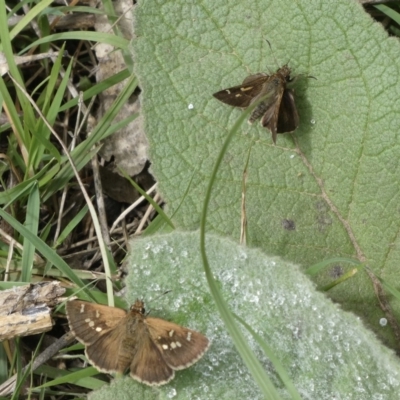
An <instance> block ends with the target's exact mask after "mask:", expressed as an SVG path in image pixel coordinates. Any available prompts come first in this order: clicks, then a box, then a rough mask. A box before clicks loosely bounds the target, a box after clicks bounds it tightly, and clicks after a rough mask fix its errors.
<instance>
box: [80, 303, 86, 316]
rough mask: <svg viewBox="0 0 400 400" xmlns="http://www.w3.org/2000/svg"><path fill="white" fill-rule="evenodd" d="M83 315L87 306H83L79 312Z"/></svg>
mask: <svg viewBox="0 0 400 400" xmlns="http://www.w3.org/2000/svg"><path fill="white" fill-rule="evenodd" d="M79 312H80V313H81V314H82V313H84V312H85V305H84V304H81V309H80V311H79Z"/></svg>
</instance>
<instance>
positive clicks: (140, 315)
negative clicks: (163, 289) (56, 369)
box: [66, 300, 210, 386]
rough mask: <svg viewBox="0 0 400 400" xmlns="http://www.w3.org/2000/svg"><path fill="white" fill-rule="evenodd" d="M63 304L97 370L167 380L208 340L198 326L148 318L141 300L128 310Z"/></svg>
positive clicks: (145, 380) (77, 302) (193, 359)
mask: <svg viewBox="0 0 400 400" xmlns="http://www.w3.org/2000/svg"><path fill="white" fill-rule="evenodd" d="M66 309H67V316H68V322H69V325H70V327H71V330H72V331H73V333H74V335H75V336H76V338H77V339H78V340H79V341H80V342H81V343H83V344H84V345H85V346H86V350H85V353H86V356H87V358H88V359H89V361H90V362H91V363H92V364H93V365H94V366H95V367H96V368H97V369H99V370H100V371H103V372H121V373H123V372H125V371H126V370H127V369H130V374H131V376H132V377H133V378H134V379H136V380H138V381H139V382H143V383H145V384H147V385H150V386H158V385H163V384H165V383H167V382H169V381H170V380H171V379H173V377H174V371H175V370H180V369H184V368H187V367H189V366H190V365H192V364H194V363H195V362H196V361H198V360H199V359H200V358H201V357H202V356H203V354H204V353H205V352H206V351H207V349H208V347H209V344H210V342H209V340H208V339H207V338H206V337H205V336H204V335H202V334H201V333H199V332H197V331H194V330H191V329H189V328H185V327H182V326H180V325H177V324H175V323H173V322H169V321H165V320H163V319H160V318H152V317H147V316H146V315H145V310H144V304H143V302H142V301H141V300H137V301H136V302H135V303H134V305H133V306H132V307H131V309H130V311H129V312H126V311H124V310H121V309H118V308H113V307H108V306H103V305H99V304H92V303H88V302H84V301H80V300H75V301H70V302H68V303H67V305H66Z"/></svg>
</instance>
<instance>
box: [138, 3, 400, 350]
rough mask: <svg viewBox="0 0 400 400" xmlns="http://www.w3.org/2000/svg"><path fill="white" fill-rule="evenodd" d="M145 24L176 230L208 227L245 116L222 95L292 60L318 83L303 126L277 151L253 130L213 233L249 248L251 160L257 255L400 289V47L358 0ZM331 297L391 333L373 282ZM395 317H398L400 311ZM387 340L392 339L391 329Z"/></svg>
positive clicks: (168, 14)
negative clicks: (353, 268)
mask: <svg viewBox="0 0 400 400" xmlns="http://www.w3.org/2000/svg"><path fill="white" fill-rule="evenodd" d="M136 21H137V29H136V34H137V39H136V40H135V41H134V43H133V47H134V53H135V55H136V71H137V75H138V77H139V79H140V85H141V88H142V89H143V96H142V100H143V113H144V116H145V128H146V131H147V133H148V135H149V139H150V143H151V159H152V163H153V171H154V174H155V176H156V178H157V180H158V182H159V185H160V189H161V191H162V194H163V196H164V198H165V200H166V202H167V204H168V207H169V211H170V214H172V213H174V212H175V211H176V210H177V208H178V207H179V206H180V208H179V210H178V212H177V213H176V215H175V220H174V224H176V225H178V226H183V227H186V228H189V229H193V228H196V227H198V224H199V218H200V211H201V207H202V201H203V198H204V191H205V187H206V185H207V182H208V179H209V176H210V171H211V169H212V166H213V164H214V162H215V160H216V158H217V154H218V151H219V149H220V148H221V146H222V143H223V141H224V139H225V138H226V136H227V135H228V132H229V129H230V127H231V126H232V125H233V124H234V122H235V120H236V119H237V118H238V116H239V115H240V112H241V111H240V109H235V108H232V107H229V106H227V105H225V104H222V103H220V102H218V101H217V100H216V99H215V98H213V96H212V93H214V92H216V91H218V90H220V89H222V88H225V87H229V86H233V85H237V84H239V83H240V82H241V81H242V80H243V78H245V77H246V76H247V75H249V74H250V73H255V72H260V71H266V70H267V71H268V70H270V71H271V70H275V69H276V68H277V67H278V66H280V65H282V64H284V63H286V62H289V65H290V66H291V67H292V69H293V71H294V74H305V75H312V76H314V77H316V78H317V80H314V79H307V78H305V77H303V79H299V80H298V82H297V83H296V84H295V96H296V102H297V107H298V110H299V114H300V120H301V122H300V126H299V128H298V129H297V131H296V132H295V133H294V134H285V135H278V140H277V145H276V146H274V145H273V144H272V140H271V135H270V133H269V132H268V131H266V130H265V129H262V128H261V127H260V126H259V124H255V125H254V126H252V127H251V128H250V127H249V126H248V125H247V124H243V126H242V129H241V131H240V132H238V133H237V135H236V136H235V138H234V140H233V141H232V144H231V145H230V147H229V148H228V151H227V154H226V155H225V158H224V162H223V165H222V167H221V169H220V171H219V174H218V178H217V181H216V182H215V188H214V191H213V195H212V201H211V204H210V210H209V215H208V222H209V224H208V229H209V230H212V231H214V232H219V233H224V234H229V235H231V236H232V237H233V238H235V239H236V240H237V239H238V238H239V232H240V219H241V187H242V174H243V170H244V166H245V164H246V160H247V156H248V153H249V151H251V153H250V159H249V166H248V177H247V186H246V196H247V197H246V209H247V218H248V243H249V244H250V245H251V246H260V247H262V248H263V249H264V250H265V251H266V252H267V253H268V254H274V255H281V256H282V257H284V258H285V259H287V260H291V261H294V262H296V263H298V264H301V265H303V266H307V265H310V264H312V263H314V262H317V261H321V260H323V259H326V258H329V257H332V256H347V257H354V258H358V259H359V260H360V261H363V262H364V261H366V262H367V264H368V265H369V266H370V267H371V268H372V270H373V271H374V272H375V273H377V274H379V275H381V276H383V277H384V278H386V279H388V280H390V281H391V282H392V283H395V282H398V281H399V279H398V275H399V272H398V271H399V268H398V266H399V265H400V253H399V251H400V246H399V244H400V241H399V227H400V218H399V217H400V213H399V206H398V205H399V202H400V180H399V179H398V177H399V175H400V165H399V159H400V154H399V144H398V130H399V122H400V114H399V109H400V104H399V100H398V99H399V97H400V91H399V84H398V76H399V68H398V63H397V59H398V54H399V51H400V46H399V43H398V40H397V39H394V38H388V36H387V34H386V33H385V31H384V30H383V28H382V27H381V26H380V25H379V24H377V23H374V22H373V21H372V19H371V18H370V17H369V16H368V15H367V14H366V13H365V12H364V10H363V8H362V7H361V6H360V5H359V4H357V2H355V1H348V0H335V1H326V0H321V1H317V0H314V1H310V0H298V1H293V0H281V1H277V0H275V1H269V0H260V1H256V2H254V1H235V0H228V1H227V0H204V1H202V2H188V1H186V0H154V1H144V0H143V1H139V5H138V7H137V11H136ZM265 39H268V40H269V41H270V43H271V47H272V50H273V53H274V55H273V54H272V51H271V50H270V48H269V47H268V45H267V43H266V41H265ZM275 58H276V60H277V62H275ZM277 64H278V65H277ZM189 105H191V106H190V107H189ZM190 182H191V185H190V188H189V190H188V193H187V195H186V197H185V198H184V201H183V202H182V198H183V195H184V193H185V192H186V191H187V189H188V186H189V183H190ZM337 271H340V273H342V272H345V271H346V268H345V267H343V268H342V269H341V268H336V269H334V270H327V272H326V274H325V275H323V276H320V277H319V283H326V282H327V281H331V280H332V279H333V278H332V276H334V275H335V274H336V273H337ZM331 295H332V296H333V298H334V299H335V300H337V301H340V302H342V303H343V304H344V306H345V307H346V308H348V309H351V310H354V311H356V312H357V313H358V314H359V315H362V316H363V317H365V318H366V320H368V322H369V324H370V325H371V326H372V327H374V328H377V327H378V328H379V324H378V321H379V319H380V318H381V317H382V316H383V315H384V314H383V312H382V311H381V310H380V309H379V308H378V307H377V304H378V302H377V301H376V297H375V294H374V291H373V285H372V283H371V281H370V279H369V278H368V277H367V276H366V275H365V274H358V275H356V277H355V278H353V279H352V280H350V281H347V282H346V283H344V284H341V285H339V286H338V287H336V288H334V289H333V290H332V291H331ZM392 306H393V309H394V313H395V316H397V317H398V316H399V315H400V305H399V303H398V302H396V303H395V302H393V304H392ZM380 334H382V332H380ZM383 336H385V339H386V340H390V338H391V331H390V328H388V329H386V331H385V333H384V334H383ZM392 345H393V346H394V341H392Z"/></svg>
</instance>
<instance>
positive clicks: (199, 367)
mask: <svg viewBox="0 0 400 400" xmlns="http://www.w3.org/2000/svg"><path fill="white" fill-rule="evenodd" d="M198 243H199V235H198V233H197V232H192V233H187V232H174V233H172V234H169V235H164V236H162V235H161V236H158V237H155V236H154V237H148V238H144V239H141V240H137V241H132V242H131V248H132V252H131V254H130V255H129V256H128V258H127V260H126V267H127V269H128V271H129V274H128V278H127V280H126V284H127V285H126V289H127V290H126V293H127V295H126V299H127V301H128V302H129V303H133V302H134V301H135V299H136V298H137V297H139V298H142V299H144V300H145V301H146V306H147V310H150V315H151V316H158V317H161V318H164V319H169V320H173V321H174V322H176V323H179V324H182V325H184V326H189V327H191V328H193V329H198V330H200V331H201V332H203V333H204V334H206V335H207V336H208V337H209V338H210V339H211V340H212V344H211V347H210V349H209V351H208V352H207V353H206V354H205V356H204V357H203V358H202V359H201V360H200V361H199V362H197V363H196V364H195V365H193V366H191V367H190V368H188V369H186V370H183V371H177V373H176V377H175V379H174V380H173V381H171V382H170V383H169V384H168V385H166V386H163V387H160V388H149V387H145V386H144V385H142V384H140V383H138V382H136V381H134V380H133V379H130V378H124V379H119V380H116V381H115V382H114V384H113V385H112V386H110V387H106V388H102V389H101V390H100V391H99V392H97V393H95V394H93V395H92V397H91V399H92V400H100V399H111V398H118V399H124V398H129V399H132V400H135V399H143V398H148V399H168V398H174V399H202V400H206V399H213V400H215V399H245V398H247V399H252V400H255V399H261V398H263V397H262V395H261V393H260V392H259V391H258V389H257V385H256V384H255V382H254V380H253V379H252V377H251V376H250V374H249V372H248V371H247V369H246V367H245V365H244V363H243V361H242V360H241V358H240V357H239V355H238V353H237V351H236V349H235V347H234V346H233V343H232V340H231V338H230V336H229V334H228V333H227V331H226V329H225V327H224V324H223V322H222V320H221V318H220V316H219V314H218V312H217V310H216V306H215V303H214V302H213V301H212V299H211V295H210V293H209V290H208V285H207V282H206V279H205V276H204V272H203V268H202V260H201V257H200V254H199V251H198ZM206 249H207V254H208V257H209V261H210V265H211V268H212V270H213V273H214V276H215V279H216V280H217V282H218V283H219V286H220V288H221V292H222V295H223V296H224V298H225V300H226V301H227V303H228V304H229V307H230V308H231V311H232V312H233V313H235V314H236V315H238V316H239V317H240V318H242V319H243V320H245V321H246V322H247V324H248V325H250V326H251V327H252V329H253V330H254V331H256V332H258V334H259V335H260V336H261V337H262V338H263V340H265V341H266V342H267V343H268V345H269V346H270V347H271V348H272V349H273V350H274V352H275V355H276V356H277V357H278V358H279V359H280V361H281V363H282V364H283V367H284V368H285V369H286V371H287V372H288V374H289V376H290V378H291V380H292V381H293V383H294V385H295V387H296V388H297V390H298V391H299V393H300V395H301V397H302V398H303V399H310V400H316V399H318V400H324V399H326V400H332V399H352V400H358V399H360V400H365V399H378V398H379V399H381V400H387V399H397V398H398V388H399V385H400V364H399V361H398V359H397V358H396V356H395V355H394V353H393V352H392V351H390V350H388V349H387V348H386V347H384V346H383V345H382V344H381V343H380V342H379V341H378V340H377V339H376V338H375V336H374V335H373V334H372V333H371V332H370V331H368V330H367V329H366V328H365V327H364V326H363V324H362V323H361V322H360V320H359V318H357V317H356V316H355V315H354V314H351V313H347V312H344V311H342V310H341V309H340V308H339V307H338V306H337V305H335V304H333V303H332V302H331V301H330V300H329V299H327V298H326V297H325V296H324V295H323V294H321V293H320V292H318V291H316V290H315V288H314V286H313V284H312V283H311V282H310V281H309V280H308V279H307V278H306V277H305V276H304V274H303V273H301V272H300V270H299V268H298V267H297V266H296V265H293V264H290V263H287V262H285V261H282V260H281V259H279V258H278V257H273V258H271V257H268V256H266V255H265V254H264V253H262V252H261V251H260V250H257V249H249V248H244V247H242V246H239V245H237V244H236V243H234V242H233V241H231V240H227V239H221V238H220V237H218V236H209V237H208V238H207V242H206ZM165 290H171V292H170V293H168V294H165V295H162V294H163V293H164V291H165ZM381 329H384V328H383V327H382V328H381ZM243 331H244V333H245V336H246V338H247V340H248V343H249V344H250V346H251V347H252V348H253V349H254V351H255V352H256V354H257V355H258V357H259V359H260V361H261V362H262V364H263V365H264V367H265V369H266V370H267V371H268V373H269V374H270V375H271V378H272V380H273V381H274V383H275V385H276V386H277V387H278V390H279V393H280V395H281V396H282V398H283V399H288V398H290V397H289V396H288V394H287V392H286V390H285V389H284V388H283V387H282V384H281V383H280V381H279V379H278V378H277V376H276V374H275V372H273V367H272V366H271V363H270V362H268V361H267V360H266V358H265V357H264V356H263V355H262V353H261V351H260V349H259V347H258V346H257V344H256V343H255V341H254V339H253V338H252V337H251V336H250V335H249V333H248V332H246V331H245V330H244V329H243ZM129 396H130V397H129Z"/></svg>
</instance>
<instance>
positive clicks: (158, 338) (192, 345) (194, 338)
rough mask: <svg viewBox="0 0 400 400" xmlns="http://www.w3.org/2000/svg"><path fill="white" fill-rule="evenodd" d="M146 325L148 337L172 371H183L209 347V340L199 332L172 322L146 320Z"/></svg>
mask: <svg viewBox="0 0 400 400" xmlns="http://www.w3.org/2000/svg"><path fill="white" fill-rule="evenodd" d="M146 323H147V326H148V329H149V333H150V337H151V338H152V340H153V341H154V343H155V344H156V345H157V347H158V348H159V349H160V351H161V352H162V355H163V357H164V360H165V361H166V363H167V364H168V365H169V366H170V367H171V368H173V369H176V370H179V369H184V368H187V367H189V366H190V365H192V364H194V363H195V362H196V361H197V360H199V359H200V358H201V357H202V356H203V354H204V353H205V352H206V351H207V349H208V347H209V345H210V342H209V340H208V339H207V338H206V337H205V336H204V335H202V334H201V333H200V332H197V331H194V330H192V329H188V328H185V327H183V326H180V325H177V324H174V323H172V322H169V321H164V320H162V319H159V318H147V319H146Z"/></svg>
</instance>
